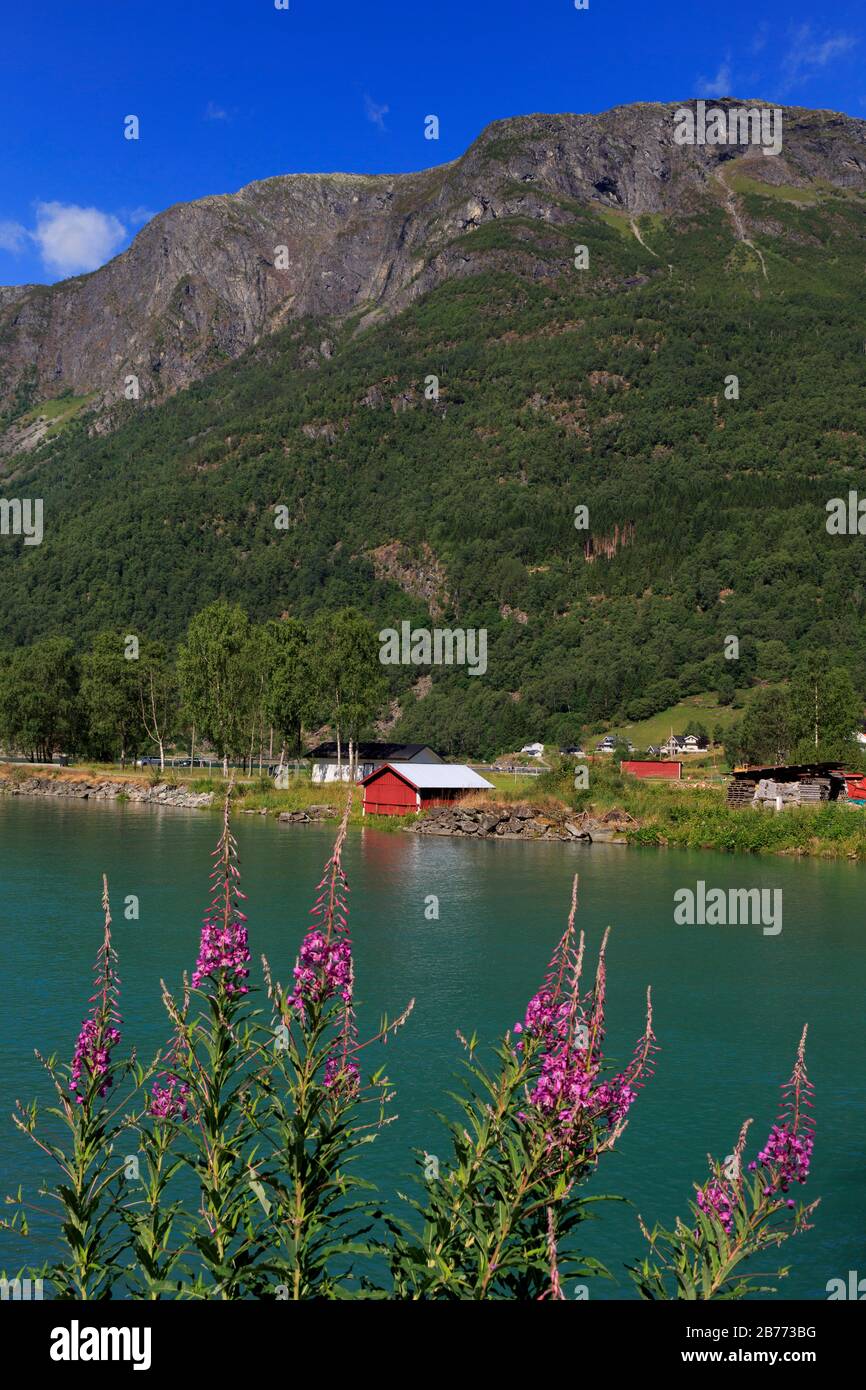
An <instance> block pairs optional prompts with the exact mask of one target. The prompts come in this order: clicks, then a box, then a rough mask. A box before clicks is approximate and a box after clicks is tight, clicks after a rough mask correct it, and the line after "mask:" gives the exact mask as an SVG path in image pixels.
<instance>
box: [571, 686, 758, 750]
mask: <svg viewBox="0 0 866 1390" xmlns="http://www.w3.org/2000/svg"><path fill="white" fill-rule="evenodd" d="M760 688H761V687H760V686H752V687H751V688H750V689H748V690H738V691H737V699H738V702H741V707H740V708H738V709H735V708H734V706H733V705H720V704H719V702H718V700H717V698H716V694H715V692H714V691H706V692H705V693H704V694H702V695H690V696H689V697H688V699H686V700H680V702H679V703H678V704H676V705H671V706H670V707H669V708H668V709H663V710H661V711H660V713H658V714H654V715H652V717H651V718H650V719H641V720H639V721H638V722H636V723H634V724H612V725H611V726H610V729H609V730H607V731H606V732H608V733H616V734H622V735H623V736H624V737H625V738H627V739H628V741H629V742H630V743H633V744H634V747H635V752H638V753H642V752H644V751H645V750H646V748H647V747H648V746H649V744H660V743H664V741H665V739H666V738H667V737H668V735H669V734H670V732H671V730H673V732H674V733H675V734H681V733H682V732H683V730H684V729H685V727H686V725H687V724H688V723H689V722H690V721H692V720H693V721H694V722H695V723H697V724H703V726H704V728H705V729H706V730H707V732H708V733H709V735H710V737H712V734H713V730H714V729H715V727H716V725H717V724H720V725H721V726H722V728H724V729H729V728H730V727H731V725H732V724H735V723H737V722H738V721H739V720H740V719H742V717H743V708H744V707H745V706H747V705H748V704H749V703H750V702H751V701H752V700H753V699H754V698H755V695H756V694H757V692H758V690H759V689H760ZM601 737H603V735H597V734H586V735H585V739H586V741H585V743H584V745H583V746H584V748H586V751H587V752H588V753H591V752H592V749H593V748H594V747H595V744H596V743H598V741H599V739H600V738H601Z"/></svg>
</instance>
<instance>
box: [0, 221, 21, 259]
mask: <svg viewBox="0 0 866 1390" xmlns="http://www.w3.org/2000/svg"><path fill="white" fill-rule="evenodd" d="M27 235H28V234H27V228H26V227H22V225H21V223H20V222H0V251H12V252H13V253H14V254H17V253H18V252H19V251H23V250H24V247H25V246H26V245H27Z"/></svg>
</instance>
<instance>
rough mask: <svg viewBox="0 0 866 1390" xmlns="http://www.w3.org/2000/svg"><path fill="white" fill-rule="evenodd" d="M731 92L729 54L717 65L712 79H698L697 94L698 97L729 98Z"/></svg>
mask: <svg viewBox="0 0 866 1390" xmlns="http://www.w3.org/2000/svg"><path fill="white" fill-rule="evenodd" d="M732 91H733V79H732V77H731V57H730V54H728V56H727V57H726V58H725V60H724V62H723V63H720V64H719V68H718V72H717V73H716V74H715V76H714V77H699V78H698V81H697V92H698V96H700V97H729V96H730V95H731V92H732Z"/></svg>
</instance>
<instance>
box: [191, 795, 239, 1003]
mask: <svg viewBox="0 0 866 1390" xmlns="http://www.w3.org/2000/svg"><path fill="white" fill-rule="evenodd" d="M237 852H238V849H237V841H236V840H235V837H234V835H233V834H232V832H231V828H230V825H229V798H228V796H227V797H226V802H225V809H224V812H223V830H222V834H221V835H220V838H219V842H218V844H217V847H216V849H215V850H214V852H213V856H212V858H214V859H215V860H216V861H217V862H216V865H215V867H214V870H213V873H212V874H211V879H212V880H213V888H212V889H211V902H210V907H209V908H208V910H207V913H206V914H205V918H204V922H203V924H202V930H201V942H200V945H199V953H198V960H197V961H196V967H195V972H194V974H193V977H192V987H193V989H199V988H200V987H201V986H202V984H203V983H204V981H205V980H212V981H213V982H214V983H215V984H216V985H217V987H218V988H219V987H220V986H222V987H223V988H224V989H225V991H226V994H229V995H236V994H246V993H247V985H246V983H245V982H246V980H247V977H248V976H249V973H250V972H249V960H250V951H249V945H248V940H247V919H246V916H245V914H244V913H243V912H241V910H240V907H239V905H238V904H239V903H240V902H242V901H243V900H244V899H245V898H246V894H245V893H242V892H241V889H240V869H239V868H238V866H237V862H236V861H237Z"/></svg>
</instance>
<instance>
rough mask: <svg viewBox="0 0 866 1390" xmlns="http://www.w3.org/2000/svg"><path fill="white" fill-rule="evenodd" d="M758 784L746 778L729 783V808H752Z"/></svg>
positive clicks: (735, 778)
mask: <svg viewBox="0 0 866 1390" xmlns="http://www.w3.org/2000/svg"><path fill="white" fill-rule="evenodd" d="M755 786H756V783H755V782H754V781H752V780H750V779H749V778H746V777H734V778H732V780H731V781H730V782H729V783H728V805H729V806H751V805H752V802H753V800H754V796H755Z"/></svg>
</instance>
